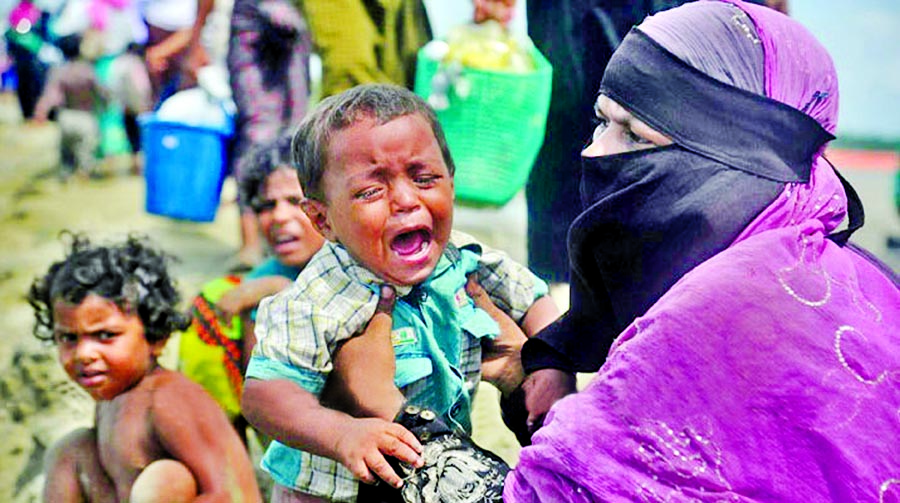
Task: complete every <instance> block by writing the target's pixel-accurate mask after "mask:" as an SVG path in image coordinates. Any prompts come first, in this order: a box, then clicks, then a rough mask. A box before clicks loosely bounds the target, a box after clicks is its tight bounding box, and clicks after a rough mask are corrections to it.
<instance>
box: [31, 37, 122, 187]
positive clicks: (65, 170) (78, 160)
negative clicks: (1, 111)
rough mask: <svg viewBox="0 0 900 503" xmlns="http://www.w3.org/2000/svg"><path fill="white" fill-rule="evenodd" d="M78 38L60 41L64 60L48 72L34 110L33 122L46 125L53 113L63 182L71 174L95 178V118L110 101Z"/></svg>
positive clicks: (97, 123) (97, 141)
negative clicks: (56, 127) (54, 113)
mask: <svg viewBox="0 0 900 503" xmlns="http://www.w3.org/2000/svg"><path fill="white" fill-rule="evenodd" d="M81 45H82V43H81V37H80V36H78V35H70V36H68V37H65V38H63V39H61V40H60V41H59V47H60V50H61V51H62V53H63V55H64V56H65V58H66V62H65V63H63V64H62V65H60V66H58V67H55V68H53V69H51V71H50V76H49V78H48V80H47V85H46V86H45V87H44V90H43V92H42V93H41V97H40V98H39V99H38V102H37V105H35V109H34V120H35V121H37V122H45V121H46V120H47V119H48V118H49V116H50V112H51V111H52V110H53V109H56V110H57V114H56V122H57V123H58V124H59V130H60V164H61V168H62V169H61V173H60V175H61V176H62V177H63V178H68V177H69V176H70V175H72V174H73V173H76V172H77V173H82V174H86V175H90V176H94V175H96V174H97V170H96V168H97V157H96V154H97V149H98V147H99V146H100V121H99V117H98V114H99V112H100V110H101V108H102V107H104V106H105V105H106V103H107V102H108V101H109V92H108V90H107V89H106V88H105V87H104V86H103V85H102V84H101V83H100V80H99V79H98V77H97V72H96V71H95V70H94V64H93V63H92V62H91V58H90V57H88V56H89V55H86V54H83V53H82V50H81V49H82V48H81Z"/></svg>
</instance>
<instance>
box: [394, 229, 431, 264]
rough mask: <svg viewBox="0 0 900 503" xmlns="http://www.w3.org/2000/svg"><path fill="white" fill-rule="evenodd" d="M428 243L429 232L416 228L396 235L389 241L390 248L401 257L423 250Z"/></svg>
mask: <svg viewBox="0 0 900 503" xmlns="http://www.w3.org/2000/svg"><path fill="white" fill-rule="evenodd" d="M430 243H431V233H430V232H428V231H427V230H425V229H417V230H414V231H410V232H404V233H402V234H399V235H397V237H395V238H394V240H393V241H392V242H391V250H393V251H394V252H395V253H397V255H400V256H402V257H411V256H414V255H416V254H418V253H420V252H422V251H423V250H425V249H426V248H427V247H428V245H429V244H430Z"/></svg>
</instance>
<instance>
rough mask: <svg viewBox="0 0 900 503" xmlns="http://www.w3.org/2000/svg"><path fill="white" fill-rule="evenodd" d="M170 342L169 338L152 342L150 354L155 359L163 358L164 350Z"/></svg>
mask: <svg viewBox="0 0 900 503" xmlns="http://www.w3.org/2000/svg"><path fill="white" fill-rule="evenodd" d="M167 342H169V338H168V337H167V338H165V339H160V340H158V341H152V342H150V352H151V353H152V354H153V356H154V357H156V358H159V357H160V356H162V353H163V349H165V348H166V343H167Z"/></svg>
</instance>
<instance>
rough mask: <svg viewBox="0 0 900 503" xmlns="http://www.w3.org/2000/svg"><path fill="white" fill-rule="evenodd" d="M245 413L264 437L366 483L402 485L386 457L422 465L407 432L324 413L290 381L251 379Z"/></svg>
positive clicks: (376, 422) (385, 423)
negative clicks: (377, 479)
mask: <svg viewBox="0 0 900 503" xmlns="http://www.w3.org/2000/svg"><path fill="white" fill-rule="evenodd" d="M382 330H383V328H382ZM241 409H242V411H243V414H244V416H245V417H246V418H247V419H248V420H249V421H250V423H251V424H252V425H253V426H254V427H255V428H257V429H258V430H259V431H261V432H262V433H263V434H265V435H268V436H270V437H273V438H275V439H277V440H278V441H279V442H281V443H283V444H285V445H288V446H290V447H293V448H295V449H300V450H303V451H306V452H309V453H313V454H318V455H320V456H325V457H328V458H331V459H335V460H337V461H339V462H340V463H341V464H343V465H344V466H346V467H347V468H348V469H349V470H350V471H351V472H352V473H353V475H354V476H355V477H357V478H358V479H360V480H362V481H364V482H368V483H373V482H375V478H374V476H373V472H374V475H377V476H378V477H380V478H381V479H383V480H384V481H385V482H387V483H389V484H391V485H392V486H394V487H400V486H401V485H402V484H403V481H402V479H401V478H400V477H399V476H398V475H397V474H396V473H395V472H394V470H393V469H392V468H391V467H390V465H389V464H388V462H387V460H386V459H385V458H384V456H385V455H389V456H393V457H395V458H397V459H399V460H400V461H403V462H406V463H410V464H414V465H415V466H422V465H423V464H424V461H423V459H422V456H421V452H422V445H421V444H420V443H419V441H418V440H417V439H416V437H415V435H413V434H412V433H410V432H409V431H408V430H407V429H406V428H404V427H402V426H400V425H399V424H396V423H393V422H390V421H385V420H383V419H378V418H366V419H357V418H354V417H351V416H349V415H347V414H345V413H343V412H340V411H337V410H333V409H329V408H326V407H324V406H322V405H321V404H320V403H319V401H318V400H317V399H316V397H315V396H314V395H313V394H312V393H310V392H308V391H306V390H305V389H303V388H301V387H300V386H299V385H297V384H296V383H294V382H291V381H288V380H286V379H273V380H266V381H264V380H260V379H254V378H249V379H247V381H246V383H245V384H244V395H243V399H242V400H241Z"/></svg>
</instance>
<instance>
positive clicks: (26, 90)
mask: <svg viewBox="0 0 900 503" xmlns="http://www.w3.org/2000/svg"><path fill="white" fill-rule="evenodd" d="M42 7H43V8H42ZM50 8H52V6H43V5H39V4H38V3H37V2H32V1H31V0H20V1H19V2H18V3H17V4H16V5H15V7H13V8H12V10H11V11H10V12H9V17H8V27H7V29H6V31H5V33H4V39H5V41H6V51H7V53H8V54H9V57H10V59H12V62H13V64H14V65H15V71H16V77H17V87H16V96H17V98H18V100H19V107H20V109H21V111H22V117H23V118H24V119H26V120H27V119H31V118H32V117H34V107H35V105H37V100H38V97H39V96H40V95H41V91H42V90H43V88H44V84H45V83H46V81H47V72H48V70H49V68H50V66H51V65H53V64H57V63H61V62H62V59H63V58H62V54H61V53H60V52H59V49H57V48H56V46H54V45H53V44H52V43H51V41H50V39H51V37H50V31H49V22H50V16H51V10H50Z"/></svg>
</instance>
